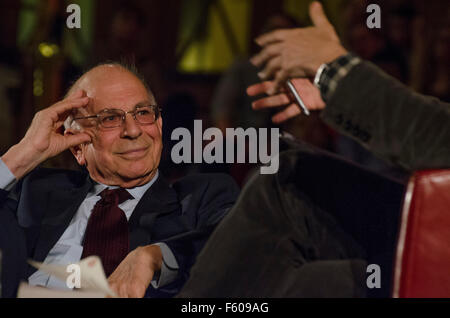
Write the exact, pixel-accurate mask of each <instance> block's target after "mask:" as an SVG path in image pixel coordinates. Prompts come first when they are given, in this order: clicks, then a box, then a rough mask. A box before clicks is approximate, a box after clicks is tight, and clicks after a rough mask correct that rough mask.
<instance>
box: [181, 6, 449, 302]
mask: <svg viewBox="0 0 450 318" xmlns="http://www.w3.org/2000/svg"><path fill="white" fill-rule="evenodd" d="M310 16H311V19H312V21H313V23H314V26H313V27H309V28H304V29H293V30H279V31H275V32H272V33H270V34H267V35H264V36H262V37H260V38H257V39H256V41H257V42H258V43H259V44H260V45H261V46H262V47H263V49H262V51H261V52H260V53H259V54H258V55H257V56H255V57H254V58H252V62H253V63H254V64H255V65H257V66H261V65H265V68H264V70H263V72H264V76H261V77H262V78H263V79H265V80H270V79H272V80H271V81H266V82H263V83H260V84H256V85H253V86H251V87H249V88H248V90H247V91H248V93H249V95H252V96H254V95H259V94H263V93H266V94H268V95H270V96H268V97H264V98H262V99H260V100H258V101H255V102H254V103H253V108H254V109H263V108H273V109H278V110H279V111H278V113H277V114H275V115H274V117H273V120H274V121H276V122H283V121H285V120H288V119H289V118H292V117H295V116H298V115H299V114H301V109H300V107H299V106H298V105H297V104H296V103H295V102H293V99H291V97H290V96H289V95H288V94H286V93H285V90H284V89H283V87H284V83H285V81H286V80H287V79H289V78H293V82H294V85H295V86H296V88H297V90H298V91H299V92H301V96H302V98H303V101H304V103H305V105H306V106H307V107H308V109H309V110H311V111H319V110H321V111H322V113H321V116H322V118H323V119H324V120H325V121H326V122H327V123H328V124H329V125H331V126H332V127H333V128H335V129H336V130H338V131H339V132H341V133H344V134H346V135H348V136H351V137H352V138H353V139H355V140H356V141H358V142H359V143H361V144H362V145H364V146H365V147H366V148H368V149H370V150H371V151H372V152H373V153H374V154H376V155H377V156H379V157H380V158H382V159H383V160H386V161H388V162H390V163H391V164H393V165H396V166H398V167H401V168H403V169H405V170H407V171H409V172H412V171H415V170H421V169H444V168H450V147H449V144H450V125H449V123H450V105H449V104H447V103H444V102H441V101H440V100H438V99H436V98H434V97H430V96H423V95H420V94H417V93H415V92H413V91H411V90H410V89H408V88H407V87H405V86H404V85H403V84H401V83H400V82H398V81H397V80H395V79H394V78H392V77H390V76H388V75H386V74H385V73H384V72H382V71H381V70H380V69H379V68H377V67H376V66H374V65H373V64H371V63H370V62H366V61H363V60H361V59H360V58H358V57H356V56H354V55H352V54H350V53H349V52H348V51H347V50H346V49H345V48H344V47H343V46H342V45H341V43H340V40H339V38H338V36H337V34H336V32H335V31H334V28H333V26H332V25H331V24H330V23H329V21H328V19H327V18H326V16H325V14H324V12H323V9H322V6H321V5H320V3H319V2H313V3H312V4H311V6H310ZM310 78H314V84H313V83H312V82H311V80H310ZM279 163H280V168H279V170H278V172H277V173H275V174H272V175H256V176H254V177H253V178H252V179H251V180H250V181H249V182H248V183H247V185H246V187H245V188H244V189H243V190H242V192H241V196H240V198H239V200H238V202H237V203H236V205H235V206H233V208H232V209H231V211H230V212H229V214H228V215H227V218H226V219H224V220H223V222H221V223H220V224H219V226H218V227H217V228H216V230H215V231H214V233H213V234H212V235H211V237H210V239H209V240H208V242H207V244H206V246H205V247H204V249H203V251H202V254H201V255H200V256H199V257H198V258H197V261H196V264H195V265H194V266H193V268H192V270H191V275H190V278H189V280H188V281H187V283H186V284H185V286H184V287H183V289H182V291H181V293H180V294H179V295H178V297H365V296H367V294H368V291H367V289H368V286H367V284H366V281H367V279H368V277H367V269H368V268H367V266H368V264H370V263H369V262H370V261H371V260H373V258H375V260H377V259H378V260H380V259H381V260H382V263H375V264H380V270H381V273H380V275H381V280H382V283H381V288H384V290H385V291H386V290H387V294H386V293H385V294H383V296H384V297H386V296H388V295H389V292H390V285H389V282H390V281H389V280H387V281H386V280H385V278H386V277H389V276H390V275H391V273H392V257H393V248H394V244H395V240H396V237H397V233H396V230H398V227H397V226H396V222H397V221H398V217H399V215H398V213H399V210H400V207H401V204H402V200H403V193H404V185H403V184H401V183H398V182H396V181H393V180H391V179H388V178H384V177H381V176H379V175H376V174H374V173H371V172H368V171H367V170H365V169H362V168H360V167H359V168H358V167H355V166H354V165H351V164H349V163H348V162H346V161H343V160H341V159H339V158H336V157H333V155H330V154H323V152H321V151H318V150H317V149H313V148H311V147H308V146H306V147H305V146H300V147H292V148H291V149H290V150H288V151H285V152H283V153H280V155H279ZM343 219H345V220H346V222H341V221H342V220H343ZM376 235H377V236H376ZM380 254H384V255H382V257H381V258H377V257H378V256H379V255H380ZM377 255H378V256H377ZM383 277H384V278H383ZM375 290H376V289H375Z"/></svg>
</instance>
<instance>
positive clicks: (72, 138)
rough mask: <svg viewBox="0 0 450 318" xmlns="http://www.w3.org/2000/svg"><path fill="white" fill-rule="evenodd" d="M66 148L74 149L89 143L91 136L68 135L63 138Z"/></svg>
mask: <svg viewBox="0 0 450 318" xmlns="http://www.w3.org/2000/svg"><path fill="white" fill-rule="evenodd" d="M64 139H65V141H66V148H70V147H75V146H78V145H81V144H84V143H87V142H91V136H89V135H88V134H86V133H77V134H74V135H72V134H68V135H65V136H64Z"/></svg>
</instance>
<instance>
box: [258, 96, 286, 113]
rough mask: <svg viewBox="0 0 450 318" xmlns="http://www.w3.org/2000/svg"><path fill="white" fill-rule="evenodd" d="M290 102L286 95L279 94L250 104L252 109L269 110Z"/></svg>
mask: <svg viewBox="0 0 450 318" xmlns="http://www.w3.org/2000/svg"><path fill="white" fill-rule="evenodd" d="M291 102H292V101H291V100H290V99H289V97H288V96H287V95H286V94H279V95H274V96H269V97H265V98H261V99H258V100H256V101H254V102H253V103H252V108H253V109H264V108H271V107H279V106H284V105H287V104H289V103H291Z"/></svg>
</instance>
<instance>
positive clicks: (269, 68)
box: [258, 56, 281, 80]
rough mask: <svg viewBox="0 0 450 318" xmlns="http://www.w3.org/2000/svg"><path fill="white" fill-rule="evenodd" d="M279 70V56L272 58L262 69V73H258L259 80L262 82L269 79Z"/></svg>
mask: <svg viewBox="0 0 450 318" xmlns="http://www.w3.org/2000/svg"><path fill="white" fill-rule="evenodd" d="M280 68H281V56H277V57H275V58H272V59H271V60H270V61H269V62H268V63H267V64H266V67H265V68H264V70H263V71H261V72H259V73H258V76H259V78H261V79H262V80H265V79H269V78H272V77H273V74H275V73H277V72H278V70H279V69H280Z"/></svg>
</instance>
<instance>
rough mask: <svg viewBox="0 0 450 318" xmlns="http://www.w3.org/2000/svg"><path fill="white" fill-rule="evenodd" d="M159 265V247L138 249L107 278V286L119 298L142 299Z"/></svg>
mask: <svg viewBox="0 0 450 318" xmlns="http://www.w3.org/2000/svg"><path fill="white" fill-rule="evenodd" d="M161 265H162V253H161V248H160V247H159V246H157V245H147V246H143V247H138V248H137V249H135V250H134V251H131V252H130V253H129V254H128V255H127V257H125V259H124V260H123V261H122V262H121V263H120V264H119V266H117V268H116V270H115V271H114V272H113V273H112V274H111V276H109V278H108V282H109V285H110V287H111V289H112V290H114V291H115V292H116V293H117V295H118V296H119V297H123V298H142V297H144V295H145V291H146V290H147V287H148V286H149V285H150V282H151V281H152V279H153V275H154V274H155V272H157V271H159V270H160V269H161Z"/></svg>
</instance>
